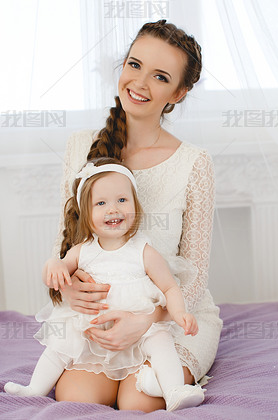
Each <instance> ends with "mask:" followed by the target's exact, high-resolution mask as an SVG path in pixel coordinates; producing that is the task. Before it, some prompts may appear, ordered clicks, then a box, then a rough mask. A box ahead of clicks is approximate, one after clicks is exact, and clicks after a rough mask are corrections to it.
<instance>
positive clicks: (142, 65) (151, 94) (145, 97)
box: [118, 36, 187, 118]
mask: <svg viewBox="0 0 278 420" xmlns="http://www.w3.org/2000/svg"><path fill="white" fill-rule="evenodd" d="M185 60H186V56H185V54H184V53H183V52H182V51H181V50H180V49H178V48H176V47H174V46H172V45H169V44H168V43H167V42H165V41H163V40H161V39H158V38H154V37H152V36H143V37H142V38H139V39H138V40H137V41H136V42H135V43H134V45H133V46H132V48H131V50H130V52H129V55H128V57H127V60H126V61H125V63H124V67H123V71H122V74H121V77H120V80H119V85H118V89H119V97H120V100H121V103H122V107H123V109H124V110H125V112H126V114H127V115H128V114H130V115H133V116H135V117H141V118H142V117H145V116H153V117H156V118H160V116H161V113H162V110H163V108H164V107H165V105H166V104H167V103H176V102H177V101H178V100H179V99H181V97H182V96H184V94H185V93H186V91H187V90H186V88H183V89H182V90H179V91H177V88H178V86H179V84H180V81H181V77H182V74H183V72H184V66H185V64H186V62H185Z"/></svg>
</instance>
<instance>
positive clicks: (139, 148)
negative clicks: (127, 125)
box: [121, 126, 161, 162]
mask: <svg viewBox="0 0 278 420" xmlns="http://www.w3.org/2000/svg"><path fill="white" fill-rule="evenodd" d="M160 134H161V126H160V127H159V133H158V136H157V138H156V139H155V141H154V142H153V143H152V144H151V145H150V146H147V147H138V149H137V150H136V151H135V152H133V153H130V154H129V156H128V157H131V156H133V155H136V153H138V152H139V151H140V150H141V149H150V148H151V147H153V146H154V145H155V144H156V143H157V142H158V140H159V138H160ZM125 160H126V159H124V158H123V159H121V162H124V161H125Z"/></svg>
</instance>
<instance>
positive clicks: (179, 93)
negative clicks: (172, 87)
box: [169, 87, 188, 105]
mask: <svg viewBox="0 0 278 420" xmlns="http://www.w3.org/2000/svg"><path fill="white" fill-rule="evenodd" d="M187 92H188V88H187V87H183V88H181V89H179V90H178V91H177V92H176V93H174V95H173V97H172V100H171V101H170V102H169V103H170V104H173V105H175V104H176V103H177V102H179V101H180V100H181V99H182V98H183V97H184V96H185V95H186V94H187Z"/></svg>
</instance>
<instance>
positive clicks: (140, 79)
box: [135, 73, 147, 89]
mask: <svg viewBox="0 0 278 420" xmlns="http://www.w3.org/2000/svg"><path fill="white" fill-rule="evenodd" d="M135 86H137V87H139V88H141V89H144V88H146V87H147V75H146V74H144V73H140V75H138V76H137V78H136V80H135Z"/></svg>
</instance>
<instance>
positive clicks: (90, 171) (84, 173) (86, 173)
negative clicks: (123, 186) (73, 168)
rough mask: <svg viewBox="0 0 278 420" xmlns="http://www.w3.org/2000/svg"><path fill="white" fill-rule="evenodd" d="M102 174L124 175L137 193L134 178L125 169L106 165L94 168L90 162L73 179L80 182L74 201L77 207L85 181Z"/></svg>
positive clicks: (120, 166)
mask: <svg viewBox="0 0 278 420" xmlns="http://www.w3.org/2000/svg"><path fill="white" fill-rule="evenodd" d="M103 172H117V173H119V174H122V175H125V176H127V177H128V178H129V179H130V181H131V182H132V184H133V186H134V188H135V191H136V192H137V185H136V181H135V178H134V176H133V175H132V173H131V172H130V171H129V170H128V169H127V168H126V167H125V166H122V165H117V164H114V163H113V164H107V165H100V166H95V165H94V164H93V163H92V162H89V163H87V165H86V166H84V168H83V169H82V170H81V171H80V172H78V174H77V175H76V177H75V178H81V181H80V183H79V185H78V188H77V193H76V200H77V203H78V206H79V208H80V197H81V191H82V188H83V185H84V183H85V181H86V180H87V179H89V178H91V176H93V175H96V174H101V173H103Z"/></svg>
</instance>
